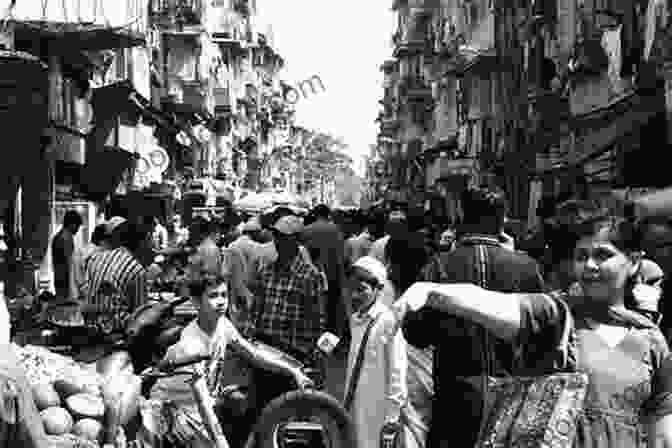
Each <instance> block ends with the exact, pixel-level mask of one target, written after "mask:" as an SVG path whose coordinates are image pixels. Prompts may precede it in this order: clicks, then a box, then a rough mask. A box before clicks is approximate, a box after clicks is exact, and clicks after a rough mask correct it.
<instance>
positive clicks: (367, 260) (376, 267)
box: [352, 256, 387, 285]
mask: <svg viewBox="0 0 672 448" xmlns="http://www.w3.org/2000/svg"><path fill="white" fill-rule="evenodd" d="M352 267H354V268H360V269H364V270H365V271H366V272H368V273H369V274H371V275H372V276H373V278H375V279H376V280H378V283H380V284H381V285H384V284H385V283H386V282H387V268H386V267H385V265H384V264H383V263H381V262H380V261H379V260H378V259H376V258H373V257H369V256H365V257H361V258H359V259H358V260H357V261H355V262H354V263H353V265H352Z"/></svg>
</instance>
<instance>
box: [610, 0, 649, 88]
mask: <svg viewBox="0 0 672 448" xmlns="http://www.w3.org/2000/svg"><path fill="white" fill-rule="evenodd" d="M640 3H641V2H640ZM622 5H623V9H622V10H618V11H616V12H618V13H620V14H621V17H622V25H623V28H622V30H621V62H622V63H621V76H622V77H623V78H629V77H631V76H634V74H635V72H636V70H637V67H638V66H639V62H640V59H641V56H642V47H643V45H642V31H643V29H642V14H641V9H642V8H641V7H640V5H639V4H638V2H637V1H634V2H632V3H630V2H624V3H623V4H622Z"/></svg>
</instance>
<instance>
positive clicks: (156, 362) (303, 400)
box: [98, 298, 356, 448]
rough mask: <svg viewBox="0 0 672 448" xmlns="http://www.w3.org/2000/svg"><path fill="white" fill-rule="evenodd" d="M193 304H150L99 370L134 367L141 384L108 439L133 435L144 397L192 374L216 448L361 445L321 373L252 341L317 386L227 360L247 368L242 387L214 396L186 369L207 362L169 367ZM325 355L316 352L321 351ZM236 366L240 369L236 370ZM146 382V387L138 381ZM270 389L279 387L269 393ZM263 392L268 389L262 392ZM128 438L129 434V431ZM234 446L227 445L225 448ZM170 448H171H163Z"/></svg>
mask: <svg viewBox="0 0 672 448" xmlns="http://www.w3.org/2000/svg"><path fill="white" fill-rule="evenodd" d="M187 300H188V299H185V298H179V299H175V300H171V301H159V302H156V303H153V304H149V305H146V306H145V307H143V308H141V309H140V310H138V311H137V312H136V313H135V314H134V316H133V317H132V318H131V320H130V323H129V325H128V327H127V340H126V342H125V344H124V346H119V347H118V350H116V351H114V352H112V353H110V354H109V355H108V356H107V357H105V358H103V359H101V360H100V361H99V362H98V364H99V366H102V367H101V369H99V371H101V373H104V374H105V375H110V374H114V369H117V368H121V367H120V366H124V365H126V366H128V364H129V363H130V365H131V366H132V369H133V372H134V376H135V378H136V381H128V384H129V386H128V387H129V390H128V391H126V393H125V394H122V396H123V399H120V400H119V401H123V402H124V403H125V405H126V406H127V407H129V409H118V410H117V412H114V413H113V414H115V415H117V416H118V417H117V418H116V419H112V421H111V422H108V426H109V428H108V432H109V434H116V433H117V432H118V430H117V429H116V428H117V427H120V426H121V427H124V428H127V429H130V430H131V434H129V436H130V438H131V439H132V438H133V434H132V429H131V427H132V426H134V425H133V421H135V423H136V426H137V420H138V415H139V410H138V406H137V403H138V402H139V401H140V396H143V397H144V398H149V397H150V396H151V392H152V388H153V386H154V385H155V384H156V383H157V381H158V380H160V379H161V378H167V377H171V376H176V375H185V378H188V379H187V380H186V381H187V383H188V384H189V385H190V388H191V390H192V393H193V398H194V399H195V402H196V404H197V405H198V411H199V414H200V416H201V421H202V422H203V424H204V426H205V429H206V430H207V433H208V434H209V436H210V439H211V440H212V443H213V445H212V446H214V447H216V448H224V447H228V446H230V447H232V448H308V447H311V448H313V447H315V448H341V447H342V448H345V447H348V448H349V447H353V446H355V443H356V442H355V438H354V428H353V423H352V421H351V419H350V416H349V415H348V413H347V411H346V410H345V409H344V408H343V407H342V405H341V404H340V403H339V402H338V400H336V399H335V398H334V397H332V396H331V395H329V394H327V393H326V392H324V391H323V390H321V383H322V381H321V378H320V375H319V372H318V370H316V369H312V368H310V367H309V366H306V365H304V364H303V363H301V362H299V361H298V360H297V359H296V358H294V357H292V356H291V355H289V354H287V353H286V352H285V351H283V350H279V349H277V348H275V347H272V346H270V345H268V344H264V343H263V342H260V341H251V343H252V344H253V345H254V346H255V348H256V349H257V350H259V351H263V352H264V353H265V354H267V355H268V356H272V357H279V358H281V359H283V360H284V361H285V363H287V364H289V365H291V366H293V367H295V368H298V369H301V371H302V372H304V374H306V375H307V376H308V377H310V378H311V379H314V380H313V381H314V385H313V386H311V387H301V386H300V385H297V384H296V382H295V381H293V380H291V379H288V378H286V377H284V376H283V375H280V374H276V373H272V372H268V371H263V370H262V369H260V368H258V367H256V366H252V365H249V363H247V364H248V365H245V364H246V362H245V361H244V360H243V359H242V358H241V357H236V356H233V357H231V358H227V360H226V361H225V363H229V362H231V363H232V364H231V365H230V366H229V367H234V366H236V367H240V369H239V372H238V373H239V374H240V375H238V376H239V378H238V381H234V382H233V383H232V384H226V385H222V384H219V387H216V388H215V389H216V390H212V388H209V387H208V386H207V382H206V379H205V376H204V374H203V372H202V371H201V370H200V369H189V370H185V369H184V367H186V366H190V365H192V364H195V363H201V362H202V361H204V358H202V357H197V358H194V359H184V360H179V363H177V364H172V365H171V364H167V363H166V362H164V361H162V359H163V355H165V353H166V351H167V349H168V347H170V346H171V345H173V344H175V343H176V342H177V341H178V340H179V336H180V330H181V328H183V325H184V322H177V321H176V319H175V317H174V311H175V309H176V308H177V307H178V306H179V305H181V304H183V303H184V302H186V301H187ZM317 350H318V349H317V348H316V351H317ZM236 367H234V368H236ZM138 378H139V380H137V379H138ZM269 385H272V386H271V388H270V389H269V387H268V386H269ZM262 386H263V387H262ZM127 432H128V431H127ZM225 443H227V444H225ZM163 446H166V445H163Z"/></svg>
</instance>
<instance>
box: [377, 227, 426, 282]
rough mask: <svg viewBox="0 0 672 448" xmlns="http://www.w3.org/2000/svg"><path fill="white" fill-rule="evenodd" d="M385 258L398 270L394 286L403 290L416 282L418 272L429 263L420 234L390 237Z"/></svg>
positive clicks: (404, 233)
mask: <svg viewBox="0 0 672 448" xmlns="http://www.w3.org/2000/svg"><path fill="white" fill-rule="evenodd" d="M385 258H386V259H387V260H388V262H389V263H390V264H391V265H394V266H396V267H397V268H398V269H399V271H398V272H399V274H398V277H399V278H394V279H393V280H394V281H395V283H398V284H397V285H395V286H396V287H398V288H399V289H400V290H405V289H407V288H408V287H409V286H411V285H412V284H413V283H414V282H416V281H417V280H418V277H419V275H420V272H421V271H422V269H423V268H424V267H425V265H426V264H427V262H428V261H429V251H428V250H427V247H426V245H425V237H424V235H423V234H422V233H420V232H403V233H398V234H393V235H390V239H389V241H388V242H387V245H386V247H385Z"/></svg>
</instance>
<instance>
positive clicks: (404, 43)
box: [392, 35, 427, 58]
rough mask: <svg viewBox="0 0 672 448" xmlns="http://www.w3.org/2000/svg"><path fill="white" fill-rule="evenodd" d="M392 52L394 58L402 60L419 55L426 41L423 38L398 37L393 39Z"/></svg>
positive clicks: (423, 49)
mask: <svg viewBox="0 0 672 448" xmlns="http://www.w3.org/2000/svg"><path fill="white" fill-rule="evenodd" d="M395 40H396V42H395V45H394V52H393V53H392V56H394V57H395V58H403V57H407V56H411V55H415V54H421V53H423V52H424V51H425V47H426V45H427V39H426V38H425V37H424V36H417V35H416V36H408V35H407V36H400V37H399V38H397V39H395Z"/></svg>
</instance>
